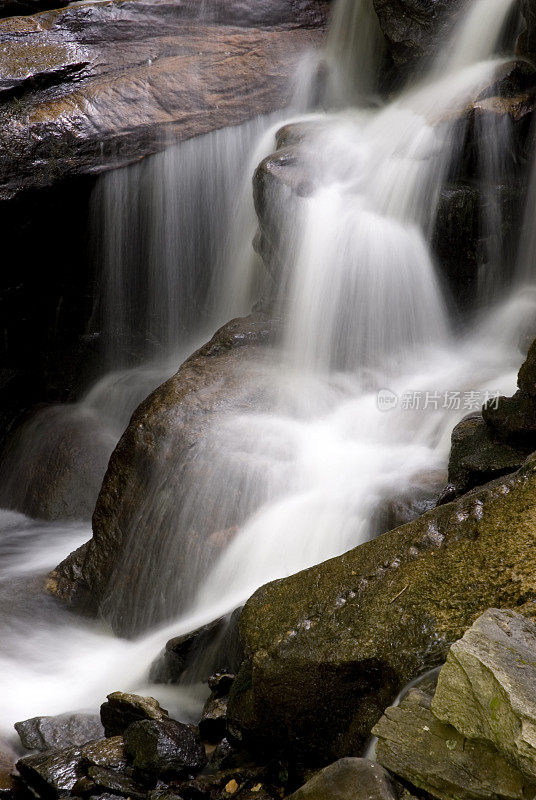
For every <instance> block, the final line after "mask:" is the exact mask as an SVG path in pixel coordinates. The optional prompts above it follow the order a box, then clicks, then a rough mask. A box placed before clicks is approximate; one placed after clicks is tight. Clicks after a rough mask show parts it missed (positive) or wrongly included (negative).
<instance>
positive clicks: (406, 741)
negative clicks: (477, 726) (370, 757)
mask: <svg viewBox="0 0 536 800" xmlns="http://www.w3.org/2000/svg"><path fill="white" fill-rule="evenodd" d="M373 732H374V734H375V735H376V736H377V737H378V742H377V744H376V757H377V759H378V761H379V763H380V764H382V765H383V766H384V767H386V768H387V769H389V770H390V771H392V772H394V773H395V775H398V776H399V777H401V778H403V779H404V780H407V781H409V782H410V783H411V784H413V785H414V786H416V787H417V788H418V789H424V790H425V791H427V792H429V793H430V794H432V795H433V796H434V797H437V798H440V800H532V798H534V795H535V793H536V786H535V785H534V784H533V783H532V782H531V781H529V780H527V779H526V778H525V777H524V776H523V775H522V774H521V772H519V770H518V769H516V768H515V767H514V766H512V764H509V763H508V761H507V760H506V759H505V758H504V756H502V755H501V754H500V753H498V752H497V750H496V749H495V748H494V747H493V746H492V745H491V744H489V742H478V741H477V742H475V741H468V740H467V739H466V738H465V737H464V735H463V734H461V733H459V732H458V731H457V730H456V729H455V728H453V727H452V726H451V725H445V724H443V723H442V722H439V721H438V720H437V719H436V718H435V717H434V715H433V714H432V712H431V710H430V698H429V697H428V696H427V695H425V694H423V693H422V692H420V691H418V690H416V689H412V690H411V691H410V692H408V694H407V696H406V697H405V698H404V699H403V700H402V702H401V703H400V705H399V706H396V707H392V708H388V709H387V710H386V712H385V714H384V716H383V717H382V718H381V719H380V721H379V722H378V724H377V725H376V726H375V727H374V730H373Z"/></svg>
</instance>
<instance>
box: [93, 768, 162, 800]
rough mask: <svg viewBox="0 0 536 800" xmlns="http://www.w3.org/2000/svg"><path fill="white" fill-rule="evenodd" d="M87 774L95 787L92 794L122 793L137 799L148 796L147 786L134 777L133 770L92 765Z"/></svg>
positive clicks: (124, 795)
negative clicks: (119, 769)
mask: <svg viewBox="0 0 536 800" xmlns="http://www.w3.org/2000/svg"><path fill="white" fill-rule="evenodd" d="M87 774H88V778H89V779H90V781H91V783H92V785H93V787H94V788H93V789H92V792H91V793H92V794H99V793H102V794H113V795H122V796H123V797H133V798H136V800H137V798H140V800H141V798H144V797H146V796H147V788H146V787H145V786H142V785H140V784H139V783H138V782H137V781H136V780H135V779H134V777H133V772H132V770H121V771H118V770H114V769H108V768H106V767H96V766H92V767H89V768H88V771H87ZM99 790H100V791H99Z"/></svg>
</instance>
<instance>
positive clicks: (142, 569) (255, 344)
mask: <svg viewBox="0 0 536 800" xmlns="http://www.w3.org/2000/svg"><path fill="white" fill-rule="evenodd" d="M276 332H277V323H275V322H273V321H272V320H270V319H269V317H267V316H266V315H264V314H256V315H252V316H250V317H246V318H243V319H236V320H233V321H231V322H230V323H228V324H227V325H225V326H223V328H221V329H220V330H219V331H218V332H217V333H216V334H215V335H214V336H213V338H212V339H211V341H210V342H209V343H208V344H206V345H204V346H203V347H202V348H200V350H198V351H197V352H196V353H194V354H193V355H192V356H191V357H190V358H189V359H188V360H187V361H185V363H184V364H183V366H182V367H181V368H180V370H179V371H178V372H177V374H176V375H175V376H174V377H173V378H171V379H170V380H169V381H167V382H166V383H164V384H163V385H162V386H160V387H159V388H158V389H156V390H155V391H154V392H153V393H152V394H151V395H150V396H149V397H148V398H147V399H146V400H145V401H144V402H143V403H142V404H141V405H140V406H139V408H138V409H137V411H136V412H135V413H134V415H133V417H132V420H131V423H130V425H129V427H128V428H127V430H126V432H125V433H124V434H123V436H122V438H121V440H120V442H119V444H118V446H117V447H116V449H115V451H114V453H113V454H112V457H111V459H110V463H109V466H108V471H107V473H106V476H105V479H104V483H103V486H102V489H101V493H100V496H99V499H98V501H97V506H96V509H95V513H94V516H93V538H92V539H91V540H90V542H89V543H88V545H87V546H84V547H83V548H82V549H81V550H79V551H77V552H76V553H74V554H72V555H71V556H70V557H69V558H67V559H66V560H65V561H64V562H63V563H62V564H61V565H60V567H58V568H57V569H56V570H55V571H54V572H52V574H51V575H50V576H49V579H48V584H47V588H48V590H49V591H50V592H52V594H55V595H56V596H58V597H60V598H62V599H63V600H65V601H67V602H68V603H69V604H71V605H74V606H76V607H77V608H80V607H85V608H88V607H89V608H90V609H93V610H95V609H97V608H98V607H99V605H101V604H102V603H103V601H104V600H105V599H106V609H105V612H106V616H107V618H108V619H109V620H110V622H111V624H112V625H113V626H114V628H115V630H116V631H117V632H119V633H121V634H126V635H132V634H135V633H138V632H139V631H140V629H143V628H147V627H149V626H151V625H154V624H156V623H157V622H159V621H162V620H163V619H166V618H167V617H168V616H170V615H173V616H175V615H176V613H177V607H178V602H179V601H178V600H177V598H176V597H175V596H174V594H173V591H174V587H176V585H177V581H176V577H175V576H176V574H177V571H180V569H181V567H180V562H181V559H185V560H187V559H189V560H188V561H187V563H188V565H189V566H188V569H189V575H190V577H191V575H192V564H194V563H197V564H200V567H203V566H204V565H208V564H209V563H210V562H211V561H212V560H213V559H214V558H215V557H216V556H217V554H218V553H219V552H220V550H221V546H222V545H225V543H226V542H227V541H228V540H229V537H230V536H232V535H233V533H234V530H235V528H233V527H232V522H233V520H229V519H228V518H227V517H226V523H227V524H226V525H225V526H221V527H225V528H226V529H225V530H221V528H220V527H219V526H217V523H215V521H214V510H213V509H212V507H211V506H209V507H208V508H207V519H206V520H203V519H200V517H199V515H197V517H196V519H197V522H196V525H197V526H198V529H199V528H202V529H203V530H200V531H199V533H200V534H202V535H200V536H199V537H192V533H191V530H190V527H189V526H190V523H189V522H187V523H185V522H184V521H183V519H182V517H181V516H180V514H181V513H182V506H181V503H179V502H178V501H177V497H178V496H180V493H181V490H184V486H185V482H186V481H187V480H199V479H200V476H204V475H205V474H206V475H208V476H209V477H210V475H211V474H213V473H214V470H215V469H217V464H216V465H215V460H214V459H215V455H214V451H213V449H211V447H212V448H217V451H218V453H219V452H222V449H223V450H224V446H223V445H221V444H220V443H219V441H217V442H216V443H215V444H214V445H212V444H211V442H212V439H210V440H208V444H207V446H206V449H205V450H204V449H203V447H204V443H205V442H207V437H208V436H209V435H211V433H212V427H213V426H215V423H216V421H218V428H219V427H220V423H221V422H222V421H223V420H224V419H226V417H227V416H228V415H230V414H231V413H234V412H237V413H239V414H240V413H247V412H248V411H251V410H252V409H255V410H258V409H259V408H262V407H264V406H265V404H268V403H269V402H270V397H272V395H273V381H272V380H271V378H270V375H269V374H266V375H265V374H264V372H263V371H262V364H263V358H264V355H265V354H266V353H267V351H268V345H269V343H270V342H271V341H273V338H274V336H275V334H276ZM252 364H253V366H252ZM271 392H272V394H271ZM205 452H206V455H204V453H205ZM211 471H212V472H211ZM218 477H219V474H218V473H217V472H216V473H214V480H217V479H218ZM222 491H223V489H222ZM152 492H154V493H157V494H158V496H159V498H160V502H159V508H161V509H162V514H161V515H160V516H159V517H158V519H157V520H155V517H154V514H152V510H151V509H152V506H151V503H150V502H149V503H148V502H147V498H148V497H150V495H151V493H152ZM166 498H168V502H166ZM247 511H249V508H248V509H247ZM240 513H244V512H243V510H241V509H240V508H239V507H238V508H237V509H236V514H237V516H238V515H239V514H240ZM238 521H239V519H236V520H235V521H234V522H235V524H236V523H237V522H238ZM229 523H231V527H227V526H228V525H229ZM155 525H156V526H161V530H162V535H164V533H165V531H168V530H170V529H174V530H176V529H178V533H179V538H177V540H176V541H177V542H178V543H179V545H180V549H179V550H178V552H177V555H176V556H175V555H174V556H173V557H174V558H175V559H176V560H175V563H174V565H173V566H174V569H173V571H170V572H169V575H166V580H168V581H169V582H170V585H169V587H168V588H169V592H166V587H164V586H162V587H161V593H160V594H161V595H162V604H163V605H162V606H161V607H160V606H156V607H153V608H149V604H148V603H146V602H145V599H144V600H143V602H142V601H140V603H139V604H138V605H136V603H134V602H133V590H134V589H135V590H136V591H137V592H140V593H143V591H144V587H146V591H147V593H149V592H151V595H152V596H154V592H152V587H153V586H154V580H155V578H154V577H153V576H151V572H150V570H149V569H147V567H148V566H151V565H147V564H145V563H143V560H140V559H137V560H136V561H135V563H134V562H133V563H130V562H129V565H128V568H125V569H123V570H119V569H118V568H117V565H118V564H119V563H120V560H121V559H122V558H128V555H129V550H128V548H129V536H130V535H132V536H135V537H136V541H137V543H138V546H139V542H140V541H142V540H146V541H147V542H148V543H150V542H155V541H158V542H160V540H159V538H158V533H157V529H155ZM181 526H182V527H184V528H186V526H188V527H187V528H186V529H185V530H181ZM214 526H216V529H214ZM180 537H187V538H186V539H181V538H180ZM148 546H149V544H148ZM188 547H196V548H197V547H199V548H202V553H203V558H200V557H199V554H197V555H192V556H191V557H190V558H189V551H188ZM155 559H156V555H155ZM158 580H160V581H161V582H162V581H163V580H164V575H163V573H162V571H160V572H159V574H158ZM191 582H192V588H194V587H195V585H196V584H195V581H193V580H192V581H191ZM175 590H176V589H175ZM143 597H144V598H145V597H146V595H145V594H143ZM185 599H187V598H185ZM183 602H185V600H183ZM166 603H167V605H166ZM209 674H210V673H209ZM207 677H208V676H207Z"/></svg>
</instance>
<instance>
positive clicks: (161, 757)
mask: <svg viewBox="0 0 536 800" xmlns="http://www.w3.org/2000/svg"><path fill="white" fill-rule="evenodd" d="M124 740H125V750H126V752H127V754H128V755H129V757H130V758H131V759H132V761H133V764H134V767H136V769H138V770H141V771H143V772H149V773H153V774H156V775H161V774H169V773H172V774H176V773H177V774H181V773H184V772H185V771H190V770H194V771H197V770H200V769H202V768H203V767H204V766H205V765H206V763H207V757H206V753H205V748H204V747H203V745H202V744H201V741H200V740H199V738H198V736H197V735H196V734H195V733H194V731H193V730H192V728H191V727H190V726H188V725H184V724H183V723H182V722H176V721H175V720H142V721H141V722H134V723H133V724H132V725H130V726H129V727H128V728H127V730H126V731H125V733H124Z"/></svg>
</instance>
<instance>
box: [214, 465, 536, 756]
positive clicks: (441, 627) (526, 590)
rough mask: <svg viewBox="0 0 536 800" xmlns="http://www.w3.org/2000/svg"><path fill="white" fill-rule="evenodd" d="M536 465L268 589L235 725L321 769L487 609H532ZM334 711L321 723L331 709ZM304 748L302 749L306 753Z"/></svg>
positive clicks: (245, 737)
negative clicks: (327, 710) (322, 763)
mask: <svg viewBox="0 0 536 800" xmlns="http://www.w3.org/2000/svg"><path fill="white" fill-rule="evenodd" d="M535 470H536V464H535V461H534V459H533V458H532V459H529V460H528V461H527V463H526V464H525V465H524V466H523V467H522V469H521V470H519V471H518V472H516V473H514V474H513V475H511V476H508V477H507V478H505V479H500V480H498V481H495V482H492V483H490V484H488V485H487V486H486V487H484V488H483V489H481V490H479V491H475V492H473V493H471V494H470V495H466V496H465V497H462V498H460V499H459V500H456V501H455V502H453V503H449V504H447V505H444V506H440V507H438V508H437V509H435V510H433V511H430V512H428V513H426V514H424V515H423V516H422V517H420V518H419V519H417V520H415V521H414V522H411V523H409V524H408V525H405V526H403V527H401V528H397V529H396V530H394V531H391V532H389V533H386V534H384V535H383V536H380V537H378V538H377V539H374V540H373V541H371V542H368V543H366V544H363V545H361V546H360V547H357V548H356V549H354V550H351V551H349V552H348V553H346V554H344V555H342V556H340V557H338V558H335V559H332V560H330V561H327V562H325V563H324V564H321V565H319V566H316V567H313V568H312V569H309V570H305V571H304V572H301V573H299V574H298V575H295V576H293V577H290V578H285V579H283V580H280V581H276V582H274V583H271V584H268V585H267V586H264V587H262V588H261V589H259V590H258V591H257V592H256V593H255V595H253V597H252V598H251V599H250V600H249V601H248V603H247V604H246V606H245V607H244V611H243V612H242V616H241V620H240V630H241V635H242V639H243V642H244V646H245V652H246V659H245V661H244V663H243V664H242V666H241V669H240V672H239V674H238V676H237V679H236V681H235V682H234V684H233V687H232V690H231V696H230V702H229V707H228V726H229V731H230V732H231V733H232V734H233V736H234V737H235V738H237V739H238V740H240V741H241V742H242V743H244V744H246V745H248V746H249V747H250V748H253V749H255V750H256V749H259V748H260V749H263V750H265V751H266V750H270V751H274V750H275V751H278V750H279V748H281V749H285V751H286V752H289V753H294V754H295V755H297V756H298V757H301V756H303V757H306V758H309V759H316V760H317V762H318V761H320V762H321V761H324V763H325V762H326V761H328V760H333V758H337V757H341V756H345V755H348V754H351V753H352V752H355V750H356V748H357V747H359V745H360V743H361V742H362V741H363V739H364V738H365V737H366V736H367V734H368V732H369V731H370V729H371V727H372V725H373V724H374V723H375V722H376V721H377V720H378V719H379V717H380V716H381V714H382V712H383V708H385V707H386V706H387V705H388V703H389V701H390V699H392V697H394V696H395V695H396V693H397V692H398V691H399V690H400V689H401V688H402V687H403V686H404V685H405V684H406V683H407V682H408V681H409V680H410V679H412V678H413V677H415V676H416V675H418V674H419V673H421V672H423V671H424V670H425V669H427V668H429V667H432V666H435V665H437V664H439V663H441V662H442V661H444V659H445V657H446V654H447V651H448V648H449V646H450V645H451V644H452V643H453V642H454V641H455V640H456V639H458V638H460V636H462V635H463V633H464V631H465V630H466V628H467V627H468V626H469V625H470V624H471V623H472V621H473V620H474V619H475V618H476V616H478V615H479V614H480V613H482V612H483V611H484V610H485V609H486V608H488V607H490V606H520V605H521V604H523V608H524V609H525V608H526V609H527V613H528V614H531V613H532V605H531V603H530V602H529V601H530V600H531V599H532V598H536V595H535V594H534V574H535V570H536V549H535V544H534V542H535V537H534V531H535V530H536V510H535V506H534V500H533V498H534V491H535V490H536V471H535ZM326 706H327V707H329V709H330V714H329V716H326V714H325V713H324V709H325V708H326ZM302 750H303V751H304V752H302Z"/></svg>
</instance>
